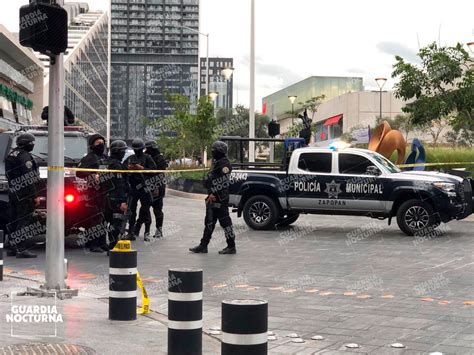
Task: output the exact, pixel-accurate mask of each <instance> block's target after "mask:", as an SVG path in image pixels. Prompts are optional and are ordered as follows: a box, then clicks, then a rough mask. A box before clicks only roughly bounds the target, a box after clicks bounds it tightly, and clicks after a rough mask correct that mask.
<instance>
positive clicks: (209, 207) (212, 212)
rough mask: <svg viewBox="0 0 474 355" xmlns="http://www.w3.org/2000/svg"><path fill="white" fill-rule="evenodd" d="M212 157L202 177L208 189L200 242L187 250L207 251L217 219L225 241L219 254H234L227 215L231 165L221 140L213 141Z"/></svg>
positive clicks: (229, 220)
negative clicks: (225, 245) (206, 171)
mask: <svg viewBox="0 0 474 355" xmlns="http://www.w3.org/2000/svg"><path fill="white" fill-rule="evenodd" d="M212 158H213V160H212V166H211V170H210V171H209V173H208V174H207V176H206V178H205V179H204V186H205V187H206V188H207V191H208V196H207V198H206V218H205V219H204V233H203V236H202V239H201V243H200V244H199V245H198V246H196V247H194V248H191V249H189V250H190V251H192V252H193V253H207V246H208V244H209V242H210V240H211V237H212V232H213V231H214V228H215V226H216V223H217V220H219V224H220V225H221V227H222V228H223V229H224V234H225V238H226V241H227V247H226V248H225V249H223V250H221V251H219V254H235V253H236V248H235V234H234V229H233V227H232V219H231V218H230V215H229V183H230V180H229V176H230V173H231V171H232V165H231V164H230V162H229V159H228V158H227V144H225V143H224V142H221V141H217V142H214V144H213V145H212Z"/></svg>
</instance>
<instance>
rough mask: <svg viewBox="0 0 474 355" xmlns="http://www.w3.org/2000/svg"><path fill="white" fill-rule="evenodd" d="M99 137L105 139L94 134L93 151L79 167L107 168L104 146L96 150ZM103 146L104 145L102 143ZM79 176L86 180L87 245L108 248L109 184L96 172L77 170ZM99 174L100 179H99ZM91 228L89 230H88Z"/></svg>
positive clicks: (91, 139) (96, 248) (90, 142)
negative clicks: (107, 195)
mask: <svg viewBox="0 0 474 355" xmlns="http://www.w3.org/2000/svg"><path fill="white" fill-rule="evenodd" d="M98 139H102V140H105V139H104V138H103V137H102V136H101V135H99V134H94V135H92V136H91V137H90V138H89V147H90V149H91V151H90V152H89V153H88V154H87V155H86V156H85V157H83V158H82V159H81V161H80V162H79V164H78V166H77V167H78V168H85V169H99V170H105V169H107V165H108V157H107V156H106V155H105V154H104V149H105V146H104V147H101V148H102V149H99V150H96V151H94V150H93V149H95V148H94V145H93V144H94V142H95V141H96V140H98ZM101 146H102V145H101ZM76 175H77V177H79V178H81V179H85V180H86V184H87V188H86V208H87V210H88V213H87V215H88V218H87V220H86V221H83V225H82V227H84V228H86V231H85V234H84V235H85V236H86V237H87V238H85V239H86V242H85V245H86V246H87V247H89V248H90V249H91V251H93V252H100V251H106V250H108V247H107V240H106V235H107V228H106V227H105V224H106V223H105V216H104V211H105V207H106V194H107V191H108V185H107V183H106V182H105V181H102V179H103V177H102V176H101V175H100V174H98V173H96V172H80V171H78V172H77V174H76ZM97 175H98V179H99V180H98V181H97ZM88 229H89V231H88Z"/></svg>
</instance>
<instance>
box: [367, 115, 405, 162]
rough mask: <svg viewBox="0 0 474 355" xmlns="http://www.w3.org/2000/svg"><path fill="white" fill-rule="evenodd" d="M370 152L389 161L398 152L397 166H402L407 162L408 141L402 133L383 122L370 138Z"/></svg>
mask: <svg viewBox="0 0 474 355" xmlns="http://www.w3.org/2000/svg"><path fill="white" fill-rule="evenodd" d="M369 150H372V151H374V152H377V153H380V154H382V155H383V156H384V157H385V158H387V159H390V157H391V156H392V154H393V152H394V151H395V150H396V151H397V164H401V163H402V162H403V161H404V160H405V152H406V141H405V138H403V134H401V133H400V131H397V130H396V129H392V127H390V124H389V123H388V122H387V121H383V123H382V124H381V125H380V126H378V127H377V128H376V129H375V130H374V133H373V135H372V137H371V138H370V142H369Z"/></svg>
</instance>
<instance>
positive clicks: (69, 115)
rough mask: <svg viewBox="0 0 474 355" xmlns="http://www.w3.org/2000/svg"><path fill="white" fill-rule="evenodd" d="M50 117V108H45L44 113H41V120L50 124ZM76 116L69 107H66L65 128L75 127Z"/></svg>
mask: <svg viewBox="0 0 474 355" xmlns="http://www.w3.org/2000/svg"><path fill="white" fill-rule="evenodd" d="M48 117H49V106H45V107H43V112H41V119H42V120H43V121H46V122H48ZM74 121H75V119H74V114H73V113H72V111H71V110H70V109H69V107H67V106H64V126H70V125H74Z"/></svg>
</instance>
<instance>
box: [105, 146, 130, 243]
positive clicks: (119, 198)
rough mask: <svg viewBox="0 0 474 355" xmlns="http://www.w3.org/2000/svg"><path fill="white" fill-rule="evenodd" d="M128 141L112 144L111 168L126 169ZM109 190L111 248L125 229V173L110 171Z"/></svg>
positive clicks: (126, 190) (109, 166) (107, 213)
mask: <svg viewBox="0 0 474 355" xmlns="http://www.w3.org/2000/svg"><path fill="white" fill-rule="evenodd" d="M126 150H127V143H125V142H124V141H122V140H116V141H114V142H112V144H111V145H110V156H109V165H108V169H109V170H126V166H125V165H124V164H122V160H123V157H124V156H125V151H126ZM109 174H110V180H109V185H110V188H109V192H108V194H107V207H106V218H107V221H108V222H109V223H110V228H109V249H113V248H114V247H115V245H116V244H117V242H118V240H119V237H120V234H123V233H124V231H125V224H126V218H127V215H126V213H127V209H128V205H127V193H128V190H129V187H128V181H127V176H126V175H125V174H123V173H109Z"/></svg>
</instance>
